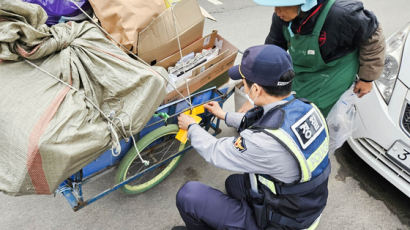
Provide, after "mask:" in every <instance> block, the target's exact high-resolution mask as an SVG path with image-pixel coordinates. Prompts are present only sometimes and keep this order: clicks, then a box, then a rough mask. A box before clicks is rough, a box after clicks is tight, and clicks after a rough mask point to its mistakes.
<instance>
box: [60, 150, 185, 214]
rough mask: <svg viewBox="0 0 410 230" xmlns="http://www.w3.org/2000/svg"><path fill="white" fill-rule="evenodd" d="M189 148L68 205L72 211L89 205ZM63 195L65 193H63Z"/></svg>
mask: <svg viewBox="0 0 410 230" xmlns="http://www.w3.org/2000/svg"><path fill="white" fill-rule="evenodd" d="M191 148H192V146H188V147H187V148H185V149H184V150H182V151H181V152H178V153H177V154H175V155H173V156H171V157H169V158H167V159H165V160H163V161H161V162H160V163H158V164H155V165H153V166H151V167H149V168H147V169H145V170H144V171H142V172H140V173H137V174H135V175H133V176H131V177H130V178H128V179H126V180H125V181H123V182H121V183H119V184H116V185H114V186H113V187H111V188H109V189H107V190H105V191H103V192H101V193H100V194H98V195H96V196H94V197H93V198H90V199H88V200H86V201H84V202H78V203H77V204H78V205H77V206H73V204H72V203H73V202H71V201H70V205H71V207H72V208H73V210H74V211H78V210H80V209H81V208H84V207H85V206H87V205H89V204H91V203H94V202H95V201H97V200H99V199H101V198H103V197H104V196H106V195H108V194H110V193H111V192H114V191H115V190H117V189H119V188H121V187H122V186H124V185H126V184H128V183H130V182H132V181H134V180H136V179H138V178H139V177H141V176H142V175H144V174H145V173H147V172H149V171H151V170H154V169H156V168H158V167H159V166H162V165H164V164H165V163H167V162H169V161H171V160H172V159H174V158H175V157H177V156H180V155H181V154H183V153H185V152H186V151H188V150H190V149H191ZM64 195H65V194H64Z"/></svg>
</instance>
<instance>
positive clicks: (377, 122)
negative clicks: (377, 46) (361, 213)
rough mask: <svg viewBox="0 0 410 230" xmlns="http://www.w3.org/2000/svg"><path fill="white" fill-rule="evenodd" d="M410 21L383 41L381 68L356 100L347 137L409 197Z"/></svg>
mask: <svg viewBox="0 0 410 230" xmlns="http://www.w3.org/2000/svg"><path fill="white" fill-rule="evenodd" d="M409 32H410V23H409V24H408V25H407V26H406V27H405V28H404V29H403V30H401V31H399V32H397V33H395V34H394V35H392V36H391V37H390V38H389V39H388V40H387V47H386V59H385V65H384V71H383V74H382V76H381V77H380V78H379V80H377V81H375V82H374V85H373V86H374V88H373V90H372V91H371V93H369V94H368V95H366V96H364V97H363V98H362V99H360V100H359V102H358V103H357V105H356V106H357V107H356V108H357V116H356V120H355V125H356V127H357V128H356V129H355V131H354V132H353V136H352V137H351V138H349V139H348V143H349V145H350V146H351V148H352V149H353V150H354V151H355V152H356V154H358V155H359V156H360V158H362V159H363V160H364V161H365V162H366V163H367V164H369V165H370V166H371V167H372V168H374V169H375V170H376V171H377V172H378V173H379V174H381V175H382V176H383V177H385V178H386V179H387V180H388V181H390V183H392V184H393V185H394V186H396V187H397V188H398V189H399V190H401V191H402V192H403V193H404V194H406V195H407V196H408V197H410V36H408V35H409Z"/></svg>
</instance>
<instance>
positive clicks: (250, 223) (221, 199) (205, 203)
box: [176, 175, 258, 230]
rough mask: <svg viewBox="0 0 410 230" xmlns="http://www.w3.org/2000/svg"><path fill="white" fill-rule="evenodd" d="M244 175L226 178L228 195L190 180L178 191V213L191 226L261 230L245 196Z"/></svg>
mask: <svg viewBox="0 0 410 230" xmlns="http://www.w3.org/2000/svg"><path fill="white" fill-rule="evenodd" d="M243 178H244V177H243V175H232V176H230V177H228V179H227V180H226V182H225V186H226V191H227V193H228V194H229V195H226V194H224V193H222V192H221V191H219V190H216V189H214V188H211V187H209V186H207V185H204V184H202V183H200V182H197V181H190V182H187V183H186V184H185V185H184V186H182V187H181V189H180V190H179V191H178V193H177V198H176V203H177V208H178V210H179V213H180V214H181V217H182V219H183V220H184V222H185V225H186V226H187V228H188V229H189V230H209V229H218V230H219V229H220V230H239V229H243V230H245V229H246V230H258V227H257V226H256V224H255V220H254V217H253V211H252V209H251V208H250V207H249V206H248V204H247V202H246V200H245V194H246V193H245V192H246V189H245V185H244V181H243Z"/></svg>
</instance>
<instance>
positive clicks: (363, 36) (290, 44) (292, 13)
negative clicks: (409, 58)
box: [254, 0, 385, 116]
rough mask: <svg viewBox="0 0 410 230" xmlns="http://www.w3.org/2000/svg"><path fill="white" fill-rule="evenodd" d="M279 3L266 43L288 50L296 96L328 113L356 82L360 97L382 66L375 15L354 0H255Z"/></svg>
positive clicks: (380, 38) (382, 44) (380, 35)
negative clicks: (293, 72) (293, 73)
mask: <svg viewBox="0 0 410 230" xmlns="http://www.w3.org/2000/svg"><path fill="white" fill-rule="evenodd" d="M254 1H255V2H256V3H257V4H260V5H265V6H275V12H274V14H273V17H272V25H271V28H270V32H269V35H268V36H267V38H266V41H265V43H266V44H274V45H277V46H280V47H282V48H283V49H285V50H288V51H289V53H290V55H291V57H292V60H293V65H294V70H295V73H296V77H295V79H294V82H293V88H292V90H293V91H295V92H296V96H297V97H302V98H306V99H308V100H310V101H311V102H313V103H315V104H316V105H317V106H318V107H319V109H320V110H321V112H322V113H323V114H324V115H325V116H327V114H328V113H329V111H330V109H331V108H332V106H333V105H334V104H335V103H336V102H337V100H338V99H339V98H340V96H341V95H342V94H343V93H344V92H345V91H346V90H347V89H348V88H349V87H350V86H351V85H352V84H353V83H354V82H355V80H356V82H355V86H354V92H355V93H356V94H357V95H358V96H359V97H362V96H364V95H365V94H367V93H369V92H370V91H371V89H372V81H373V80H376V79H378V77H379V76H380V75H381V73H382V71H383V66H384V51H385V40H384V36H383V32H382V29H381V27H380V24H379V23H378V21H377V18H376V16H375V15H374V14H373V13H372V12H370V11H368V10H365V9H364V8H363V4H362V2H360V1H356V0H254Z"/></svg>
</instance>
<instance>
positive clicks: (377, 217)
mask: <svg viewBox="0 0 410 230" xmlns="http://www.w3.org/2000/svg"><path fill="white" fill-rule="evenodd" d="M199 2H200V4H201V5H202V6H203V7H204V8H205V9H207V10H208V11H209V12H210V13H211V14H212V15H213V16H214V17H215V18H216V19H217V22H212V21H209V20H207V21H206V25H205V32H204V34H207V33H210V31H212V30H215V29H216V30H218V31H219V33H220V34H221V35H222V36H223V37H224V38H226V39H227V40H229V41H230V42H231V43H232V44H234V45H236V46H237V47H238V48H239V49H240V50H245V49H246V48H247V47H249V46H252V45H258V44H262V43H263V42H264V39H265V37H266V35H267V33H268V31H269V26H270V20H271V16H272V12H273V8H269V7H261V6H257V5H255V4H254V3H253V2H252V1H250V0H242V1H239V0H219V1H217V0H212V1H211V0H199ZM363 2H364V4H365V7H366V8H368V9H370V10H372V11H374V12H375V13H376V15H377V16H378V18H379V20H380V22H381V24H382V25H383V27H384V31H385V34H386V37H388V36H389V35H390V34H392V33H393V32H394V31H396V30H398V29H400V28H401V27H402V26H404V24H405V23H406V22H408V21H410V13H409V12H410V5H409V4H410V2H409V1H408V0H390V1H385V0H365V1H363ZM219 3H222V4H219ZM238 57H239V58H240V55H238ZM238 60H239V59H238ZM238 60H237V61H238ZM224 108H225V109H226V110H228V111H232V110H233V109H234V108H233V100H232V98H230V99H229V100H228V102H227V103H225V106H224ZM235 134H236V133H235V131H234V130H233V129H230V128H227V127H226V126H224V125H222V133H221V134H220V135H219V136H231V135H235ZM330 159H331V162H332V173H331V175H330V180H329V200H328V205H327V207H326V209H325V211H324V214H323V217H322V220H321V223H320V225H319V227H318V230H329V229H335V230H344V229H346V230H350V229H364V230H367V229H369V230H385V229H386V230H390V229H391V230H398V229H401V230H404V229H410V201H409V199H408V198H407V197H405V196H404V195H403V194H401V193H400V192H399V191H398V190H396V189H395V188H394V187H393V186H392V185H391V184H389V183H388V182H387V181H385V180H384V179H383V178H382V177H381V176H379V175H377V173H375V172H374V171H373V170H372V169H371V168H370V167H368V166H367V165H366V164H365V163H364V162H362V161H361V160H360V159H359V158H358V157H357V156H356V155H355V154H354V153H353V152H352V150H351V149H350V148H349V147H348V146H347V145H344V146H343V147H342V148H341V149H339V150H338V151H337V152H336V154H334V155H332V156H331V157H330ZM231 173H232V172H228V171H225V170H222V169H218V168H215V167H214V166H212V165H210V164H208V163H206V162H205V161H204V160H203V159H202V158H201V157H200V156H199V155H198V154H197V153H196V152H195V151H193V150H192V151H190V152H188V153H186V154H185V156H184V158H183V159H182V161H181V162H180V165H179V166H178V167H177V169H176V170H175V171H174V172H173V173H172V174H171V175H170V176H169V177H168V178H167V179H166V180H165V181H163V182H162V183H160V184H159V185H158V186H156V187H155V188H153V189H151V190H149V191H147V192H145V193H143V194H140V195H135V196H129V195H125V194H123V193H121V192H114V193H113V194H110V195H109V196H107V197H105V198H103V199H101V200H99V201H98V202H96V203H94V204H91V205H90V206H88V207H86V208H84V209H82V210H80V211H78V212H73V211H72V210H71V208H70V207H69V205H68V203H67V202H66V201H65V199H64V198H63V197H61V196H60V195H57V196H56V197H54V196H22V197H11V196H7V195H4V194H0V213H1V215H0V229H2V230H3V229H5V230H8V229H11V230H20V229H41V230H47V229H104V230H105V229H141V230H168V229H171V228H172V226H175V225H180V224H182V223H183V222H182V220H181V218H180V217H179V213H178V211H177V209H176V207H175V194H176V192H177V191H178V189H179V188H180V187H181V186H182V185H183V184H184V183H185V182H186V181H189V180H199V181H201V182H203V183H206V184H208V185H210V186H213V187H215V188H217V189H221V190H224V181H225V178H226V177H227V176H228V175H230V174H231ZM113 176H114V174H113V173H111V174H110V173H109V174H107V175H104V176H103V177H101V178H99V179H98V180H96V181H95V182H91V183H89V184H86V185H85V188H84V189H85V194H86V196H91V195H93V194H96V193H97V192H99V191H102V190H104V189H106V188H107V187H109V186H110V185H111V184H112V181H113V180H114V178H113Z"/></svg>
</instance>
